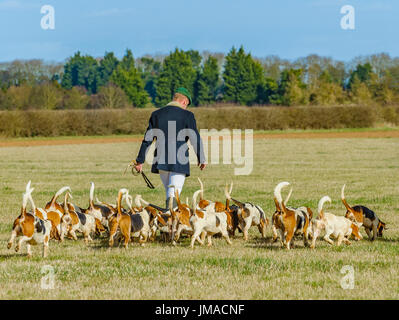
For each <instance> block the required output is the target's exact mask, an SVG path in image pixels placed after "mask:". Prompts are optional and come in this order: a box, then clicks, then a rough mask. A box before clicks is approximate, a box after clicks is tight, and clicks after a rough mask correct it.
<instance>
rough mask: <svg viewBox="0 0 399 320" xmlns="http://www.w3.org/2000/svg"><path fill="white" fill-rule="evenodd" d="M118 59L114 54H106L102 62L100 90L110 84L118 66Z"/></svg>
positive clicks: (98, 84) (100, 67)
mask: <svg viewBox="0 0 399 320" xmlns="http://www.w3.org/2000/svg"><path fill="white" fill-rule="evenodd" d="M118 63H119V61H118V59H117V58H116V57H115V55H114V53H113V52H108V53H105V56H104V58H103V59H102V60H101V61H100V66H99V70H98V72H99V80H98V83H97V86H98V88H100V87H102V86H105V85H107V84H108V81H109V78H110V77H111V75H112V73H113V72H114V70H115V69H116V67H117V66H118Z"/></svg>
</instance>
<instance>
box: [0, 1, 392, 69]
mask: <svg viewBox="0 0 399 320" xmlns="http://www.w3.org/2000/svg"><path fill="white" fill-rule="evenodd" d="M45 4H48V5H52V6H53V7H54V8H55V30H43V29H42V28H41V27H40V20H41V18H42V16H43V15H42V14H41V13H40V8H41V7H42V6H43V5H45ZM347 4H349V5H352V6H353V7H354V8H355V23H356V25H355V30H342V29H341V27H340V20H341V17H342V16H343V15H342V14H341V13H340V9H341V7H342V6H343V5H347ZM398 17H399V1H397V0H391V1H388V0H375V1H372V0H344V1H341V0H302V1H301V0H278V1H277V0H200V1H198V0H197V1H194V0H152V1H151V0H147V1H143V0H140V1H137V0H113V1H109V0H80V1H77V0H44V1H41V0H0V61H3V62H4V61H11V60H14V59H30V58H40V59H44V60H47V61H64V60H65V59H66V58H68V57H69V56H71V55H73V53H74V52H76V51H78V50H80V51H81V52H82V53H85V54H90V55H93V56H95V57H99V56H103V55H104V52H105V51H114V52H115V54H116V55H117V56H118V57H121V56H122V55H123V53H124V51H125V49H126V48H130V49H132V51H133V54H134V56H135V57H139V56H142V55H144V54H147V53H149V54H156V53H169V52H170V51H171V50H173V49H174V48H175V47H179V48H182V49H185V50H188V49H195V50H199V51H203V50H209V51H212V52H224V53H227V52H228V51H229V50H230V49H231V47H232V46H233V45H234V46H236V47H238V46H240V45H243V46H244V48H245V49H246V50H247V51H250V52H251V53H252V54H253V55H254V56H258V57H264V56H268V55H278V56H280V57H281V58H286V59H295V58H299V57H303V56H306V55H308V54H312V53H315V54H319V55H323V56H330V57H333V58H335V59H341V60H345V61H349V60H350V59H352V58H354V57H356V56H359V55H367V54H373V53H380V52H386V53H389V54H390V55H391V56H399V41H398V40H397V35H398V31H399V19H398Z"/></svg>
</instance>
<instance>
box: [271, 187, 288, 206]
mask: <svg viewBox="0 0 399 320" xmlns="http://www.w3.org/2000/svg"><path fill="white" fill-rule="evenodd" d="M289 184H290V183H289V182H286V181H285V182H280V183H279V184H278V185H277V186H276V188H274V197H275V198H276V200H277V202H278V203H279V205H280V206H281V205H282V203H283V198H282V197H281V190H282V189H283V188H284V187H286V186H288V185H289ZM290 195H291V193H290V194H289V196H290ZM287 198H289V197H287ZM286 201H287V200H286Z"/></svg>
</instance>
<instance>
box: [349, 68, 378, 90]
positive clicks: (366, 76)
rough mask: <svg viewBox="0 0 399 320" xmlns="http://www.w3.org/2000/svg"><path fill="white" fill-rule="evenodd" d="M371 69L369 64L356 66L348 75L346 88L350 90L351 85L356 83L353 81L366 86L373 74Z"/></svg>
mask: <svg viewBox="0 0 399 320" xmlns="http://www.w3.org/2000/svg"><path fill="white" fill-rule="evenodd" d="M372 69H373V68H372V66H371V64H370V63H365V64H358V65H357V67H356V69H355V70H354V71H353V72H352V73H351V75H350V78H349V83H348V88H349V89H351V88H352V85H353V84H354V82H355V81H356V80H355V79H357V80H359V81H360V82H364V83H366V84H368V83H369V82H370V80H371V77H372V74H373V70H372Z"/></svg>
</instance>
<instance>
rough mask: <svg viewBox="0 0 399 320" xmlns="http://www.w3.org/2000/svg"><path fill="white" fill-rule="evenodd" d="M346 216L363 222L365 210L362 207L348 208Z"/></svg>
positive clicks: (354, 220)
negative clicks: (357, 209) (358, 208)
mask: <svg viewBox="0 0 399 320" xmlns="http://www.w3.org/2000/svg"><path fill="white" fill-rule="evenodd" d="M345 218H347V219H349V220H351V221H353V222H358V223H360V224H363V210H362V209H360V211H356V210H354V209H353V208H349V209H348V210H346V213H345Z"/></svg>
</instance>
